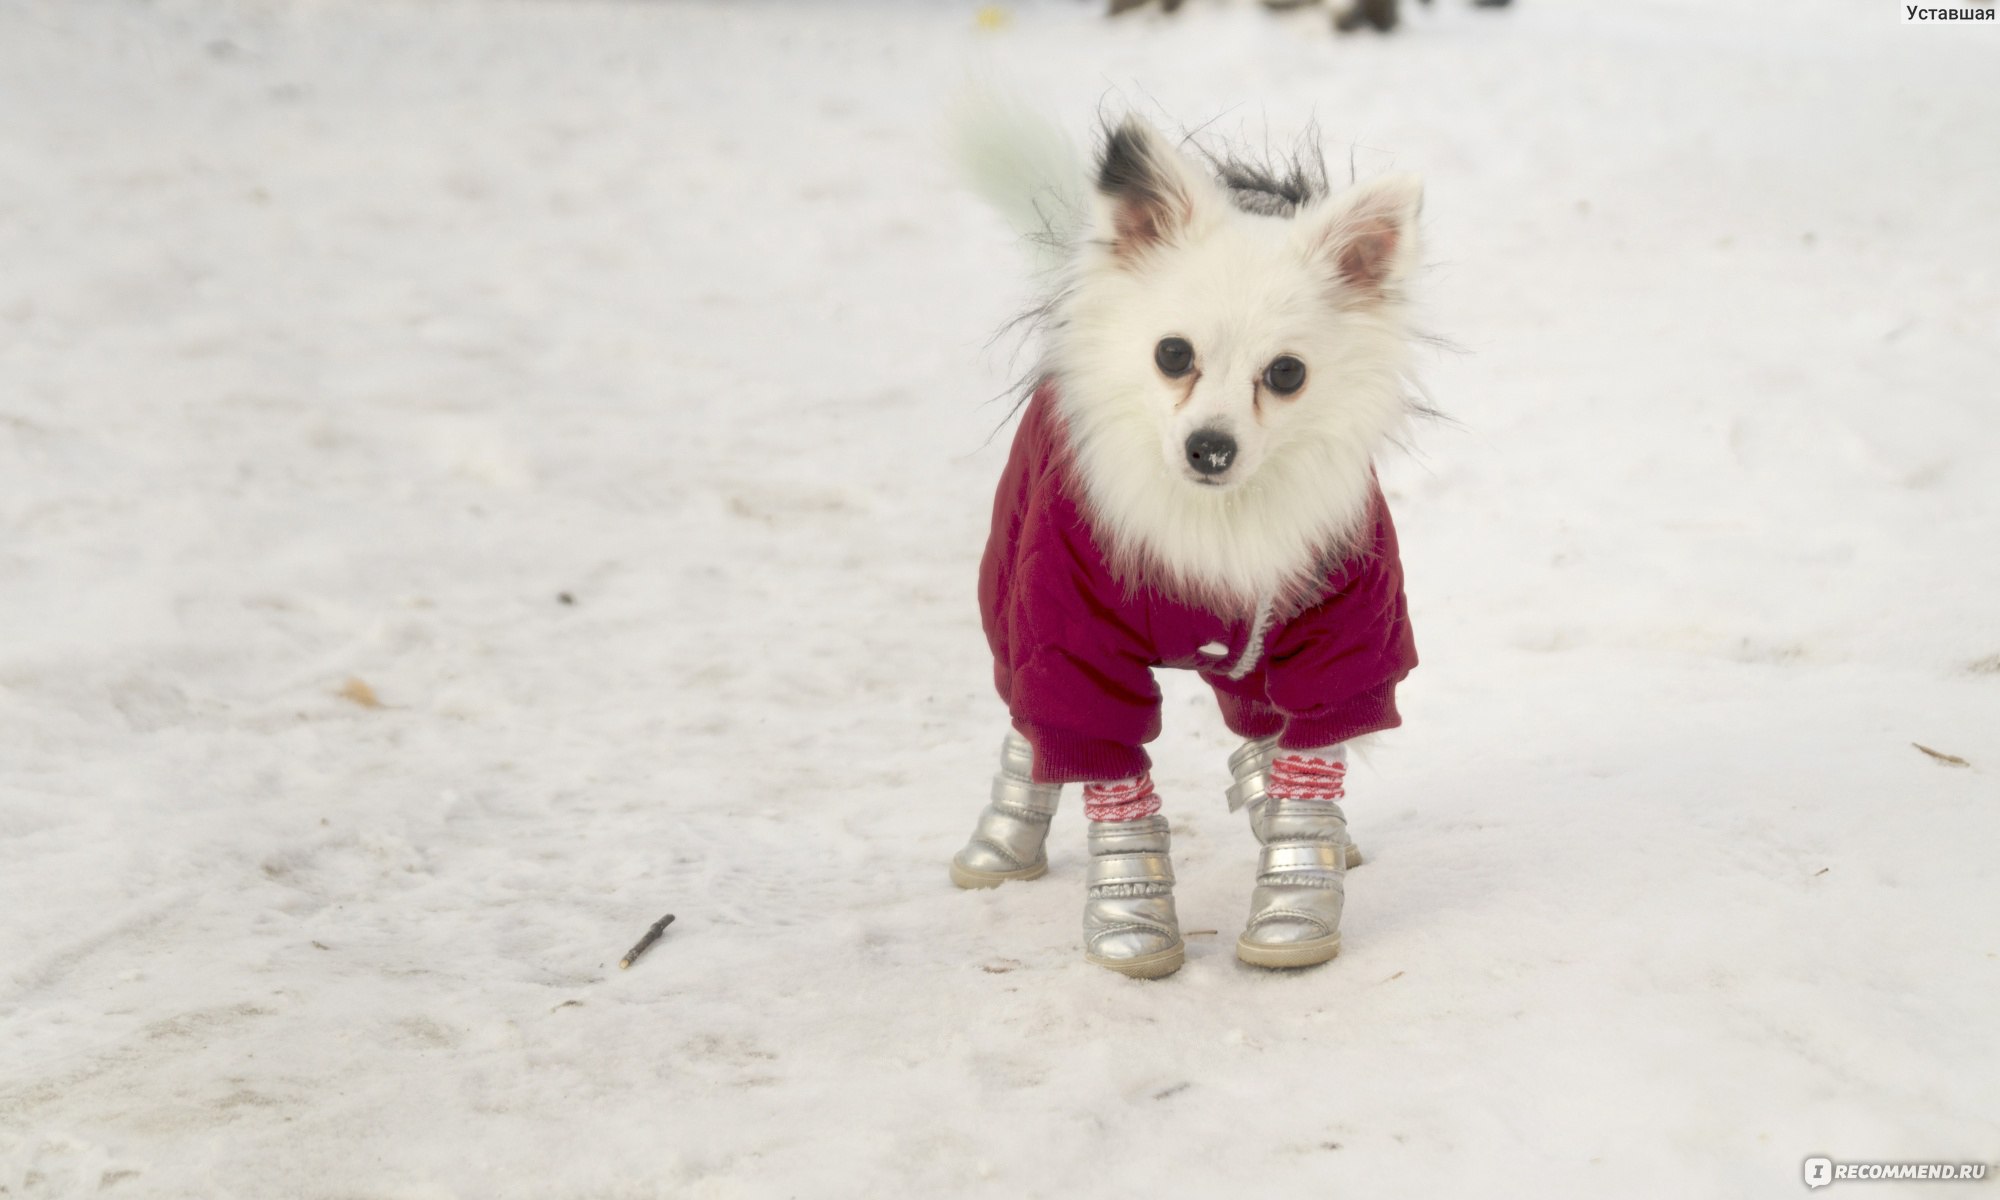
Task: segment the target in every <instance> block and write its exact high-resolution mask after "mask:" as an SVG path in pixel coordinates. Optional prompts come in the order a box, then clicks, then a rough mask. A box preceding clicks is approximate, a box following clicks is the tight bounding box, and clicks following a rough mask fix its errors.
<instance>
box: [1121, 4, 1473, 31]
mask: <svg viewBox="0 0 2000 1200" xmlns="http://www.w3.org/2000/svg"><path fill="white" fill-rule="evenodd" d="M1150 2H1151V0H1110V9H1109V13H1110V15H1111V16H1114V17H1115V16H1117V15H1118V14H1120V13H1125V12H1130V11H1132V10H1133V9H1135V8H1143V7H1145V6H1146V5H1147V4H1148V3H1150ZM1262 2H1263V5H1264V7H1265V8H1268V9H1270V10H1271V11H1272V12H1290V11H1292V10H1293V9H1299V8H1316V7H1318V6H1319V4H1320V2H1321V0H1262ZM1430 2H1431V0H1424V3H1425V4H1429V3H1430ZM1511 3H1513V0H1472V6H1473V7H1474V8H1506V7H1507V6H1508V5H1509V4H1511ZM1180 6H1181V0H1160V8H1161V9H1162V10H1163V11H1166V12H1169V13H1171V12H1174V11H1175V10H1177V9H1179V8H1180ZM1396 20H1397V0H1345V6H1344V7H1341V8H1339V9H1338V10H1337V11H1335V13H1334V14H1333V27H1334V28H1335V29H1337V30H1339V31H1340V32H1342V33H1352V32H1353V31H1354V30H1357V29H1360V28H1362V27H1364V26H1367V27H1370V28H1373V29H1377V30H1380V31H1381V32H1383V33H1387V32H1389V31H1390V30H1392V29H1394V28H1395V27H1396Z"/></svg>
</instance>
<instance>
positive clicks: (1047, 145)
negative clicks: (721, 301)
mask: <svg viewBox="0 0 2000 1200" xmlns="http://www.w3.org/2000/svg"><path fill="white" fill-rule="evenodd" d="M959 130H960V142H961V149H962V157H963V158H964V159H965V160H966V162H967V164H968V165H969V167H970V168H971V173H972V175H973V178H974V180H975V182H976V184H977V185H978V187H979V190H980V191H982V192H983V193H984V194H985V195H986V196H987V198H988V199H989V200H991V201H992V202H993V203H994V204H995V205H996V206H997V207H998V208H999V209H1000V210H1001V211H1002V212H1003V213H1005V214H1007V215H1008V217H1009V218H1010V220H1011V221H1012V222H1013V224H1014V225H1015V226H1016V228H1017V229H1019V230H1020V231H1021V232H1022V233H1023V235H1024V236H1027V237H1029V238H1030V239H1031V240H1032V241H1033V242H1034V243H1035V244H1036V245H1037V246H1039V247H1041V248H1042V250H1043V251H1044V252H1045V269H1046V271H1047V273H1048V278H1049V282H1050V293H1051V294H1050V298H1049V299H1048V301H1047V303H1046V304H1045V305H1044V306H1043V307H1042V308H1041V309H1040V310H1039V311H1040V312H1041V314H1042V315H1043V316H1044V317H1045V318H1046V323H1047V324H1046V329H1045V335H1046V344H1045V347H1044V353H1043V357H1042V359H1041V361H1040V363H1039V365H1038V368H1037V370H1036V372H1035V374H1034V376H1033V377H1032V384H1033V390H1032V396H1031V398H1030V399H1029V401H1028V402H1027V405H1026V411H1025V414H1024V416H1023V419H1022V422H1021V425H1020V428H1019V430H1018V431H1017V433H1016V436H1015V440H1014V446H1013V451H1012V455H1011V457H1010V460H1009V463H1008V466H1007V470H1006V472H1005V474H1004V475H1003V477H1002V479H1001V481H1000V487H999V492H998V495H997V496H996V500H995V510H994V520H993V529H992V536H991V538H990V540H989V542H988V545H987V550H986V556H985V561H984V563H983V565H982V571H981V580H980V601H981V608H982V613H983V616H984V618H985V627H986V632H987V637H988V640H989V643H990V644H991V647H992V650H993V654H994V668H995V670H994V674H995V682H996V684H997V686H998V689H999V691H1000V694H1001V696H1002V698H1003V699H1004V700H1006V702H1007V704H1008V706H1009V710H1010V715H1011V716H1012V719H1013V725H1014V729H1015V733H1014V735H1012V736H1010V738H1009V740H1008V743H1007V746H1006V748H1005V750H1004V752H1003V761H1002V768H1001V772H1000V774H999V776H998V777H997V778H996V780H995V783H994V789H993V793H992V802H991V803H990V804H989V805H988V807H987V809H986V810H985V811H984V812H983V813H982V814H981V816H980V821H979V827H978V829H977V830H976V831H975V832H974V835H973V838H972V841H971V842H970V843H969V844H968V845H967V846H966V848H965V849H964V850H963V851H961V852H960V853H959V855H958V856H957V857H956V858H955V859H954V861H953V867H952V875H953V878H954V880H955V881H956V882H958V883H959V884H960V885H961V886H992V885H994V884H997V883H1000V882H1003V881H1005V880H1008V879H1026V878H1034V877H1036V876H1039V875H1041V874H1043V873H1045V872H1046V870H1047V857H1046V852H1045V850H1044V847H1043V842H1044V839H1045V837H1046V833H1047V829H1048V823H1049V819H1050V817H1051V816H1052V815H1053V813H1054V810H1055V803H1056V798H1057V794H1058V792H1059V789H1060V787H1061V785H1062V784H1063V783H1065V782H1080V783H1082V784H1084V785H1085V787H1084V800H1085V809H1086V815H1087V816H1088V817H1089V818H1090V820H1091V825H1090V846H1091V867H1090V872H1089V887H1088V898H1087V900H1086V906H1085V916H1084V930H1085V940H1086V949H1087V955H1088V957H1089V958H1090V959H1091V960H1092V961H1094V962H1097V963H1100V964H1102V965H1105V966H1109V967H1112V968H1113V969H1115V970H1119V971H1122V972H1124V973H1126V974H1129V975H1139V976H1156V975H1163V974H1168V973H1171V972H1172V971H1173V970H1175V969H1177V968H1178V967H1179V966H1180V965H1181V962H1182V958H1183V948H1182V944H1181V938H1180V933H1179V926H1178V921H1177V918H1176V915H1175V912H1174V908H1173V895H1172V883H1173V878H1172V869H1171V865H1170V863H1169V860H1168V839H1167V826H1166V822H1165V821H1164V819H1163V818H1161V817H1159V816H1158V815H1157V814H1158V810H1159V801H1158V798H1157V797H1156V796H1155V795H1154V793H1153V789H1152V784H1151V780H1150V777H1149V776H1148V774H1147V771H1148V767H1149V762H1148V760H1147V758H1146V755H1145V751H1144V750H1143V749H1142V746H1143V744H1144V743H1145V742H1147V741H1150V740H1151V739H1152V738H1153V737H1154V736H1156V735H1157V734H1158V732H1159V703H1158V702H1159V693H1158V690H1157V688H1156V687H1155V685H1154V683H1153V679H1152V675H1151V671H1152V669H1153V668H1156V667H1161V666H1171V667H1184V668H1189V669H1193V670H1196V671H1199V672H1201V674H1202V675H1203V677H1204V678H1205V679H1207V680H1208V682H1209V683H1210V684H1211V685H1212V686H1213V687H1214V688H1215V690H1216V694H1217V697H1218V700H1219V702H1220V704H1221V706H1222V710H1223V715H1224V717H1225V719H1226V720H1227V721H1228V723H1229V725H1230V727H1231V728H1232V729H1234V730H1235V731H1236V732H1237V733H1239V734H1241V735H1242V736H1244V737H1245V738H1246V739H1248V741H1247V742H1246V744H1245V746H1244V748H1243V749H1242V750H1240V751H1238V753H1237V754H1236V755H1235V756H1234V757H1233V758H1232V763H1231V765H1232V767H1233V768H1234V769H1235V773H1236V775H1237V783H1236V786H1235V787H1234V788H1232V798H1233V799H1235V800H1237V801H1238V802H1245V801H1247V802H1249V803H1250V805H1251V809H1252V826H1253V829H1255V831H1256V832H1257V835H1258V837H1259V840H1260V841H1262V842H1263V843H1264V850H1263V859H1262V862H1261V864H1260V868H1259V872H1258V876H1257V882H1256V884H1255V885H1254V889H1253V895H1252V900H1251V917H1250V922H1249V924H1248V926H1247V927H1246V929H1245V931H1244V933H1243V935H1242V937H1241V938H1239V939H1238V943H1237V950H1238V955H1239V957H1241V958H1242V959H1243V960H1244V961H1246V962H1251V963H1254V964H1257V965H1261V966H1302V965H1308V964H1311V963H1317V962H1324V961H1326V960H1327V959H1329V958H1332V957H1333V956H1334V954H1336V953H1337V952H1338V950H1339V945H1340V934H1339V918H1340V908H1341V899H1342V896H1343V894H1344V875H1345V869H1346V866H1347V863H1348V860H1349V855H1350V854H1351V853H1352V844H1351V842H1349V840H1348V839H1347V836H1346V829H1345V817H1344V815H1343V814H1342V812H1341V809H1340V806H1339V803H1338V802H1339V800H1340V799H1341V797H1342V795H1343V786H1344V774H1345V758H1346V756H1345V743H1346V742H1348V741H1349V740H1351V739H1353V738H1355V737H1359V736H1362V735H1364V734H1367V733H1371V732H1374V731H1376V730H1380V729H1385V728H1388V727H1390V726H1393V725H1395V724H1398V723H1399V721H1400V718H1399V717H1398V715H1397V713H1396V708H1395V699H1394V692H1395V686H1396V684H1397V683H1398V682H1400V681H1401V679H1402V678H1403V677H1404V676H1405V675H1406V674H1408V672H1409V671H1410V669H1411V668H1412V667H1413V666H1415V664H1416V655H1415V649H1414V645H1413V643H1412V641H1411V637H1410V630H1409V621H1408V615H1407V609H1406V606H1405V604H1404V602H1403V592H1402V571H1401V566H1400V562H1399V560H1398V557H1397V553H1396V543H1395V533H1394V529H1393V527H1392V526H1391V524H1390V522H1389V517H1388V512H1387V508H1386V506H1385V505H1384V503H1383V501H1382V497H1381V493H1380V490H1379V489H1378V487H1377V486H1376V483H1375V476H1374V470H1373V466H1372V462H1373V459H1374V456H1375V454H1376V453H1377V452H1378V451H1379V450H1380V449H1381V448H1382V446H1383V445H1384V443H1385V442H1386V441H1387V440H1388V439H1389V438H1391V437H1392V436H1393V435H1394V434H1395V433H1396V431H1397V429H1398V428H1399V426H1400V425H1401V424H1402V423H1403V422H1404V421H1405V420H1406V419H1407V417H1408V415H1409V413H1410V411H1411V408H1412V404H1411V400H1410V397H1411V396H1412V395H1413V394H1414V392H1413V387H1412V385H1411V383H1410V382H1409V364H1410V348H1411V341H1412V337H1411V332H1410V329H1409V327H1408V323H1407V313H1406V305H1405V299H1404V293H1403V287H1404V283H1405V281H1406V279H1407V277H1408V275H1409V272H1410V269H1411V265H1412V264H1413V263H1414V262H1415V261H1416V252H1417V251H1416V234H1417V230H1416V222H1417V214H1418V208H1419V203H1420V198H1421V190H1420V187H1419V185H1418V183H1417V181H1416V180H1415V179H1413V178H1411V177H1408V176H1400V175H1399V176H1391V177H1386V178H1382V179H1376V180H1373V181H1370V182H1368V183H1364V184H1361V185H1358V186H1355V187H1352V188H1349V189H1347V190H1346V191H1344V192H1340V193H1338V194H1334V193H1332V192H1331V191H1330V189H1328V188H1327V186H1326V184H1325V173H1324V170H1323V169H1322V168H1319V167H1318V166H1317V161H1318V160H1317V158H1316V156H1314V157H1306V158H1301V159H1299V160H1295V161H1294V162H1292V163H1291V164H1289V165H1288V166H1286V167H1285V168H1283V169H1275V170H1274V169H1271V168H1268V167H1263V166H1256V165H1250V164H1244V163H1240V162H1234V161H1226V160H1215V159H1209V160H1207V161H1206V163H1197V162H1196V161H1195V160H1193V159H1191V158H1189V157H1188V156H1187V155H1185V154H1184V153H1183V152H1182V151H1181V150H1179V149H1177V148H1176V147H1175V146H1174V145H1173V144H1172V143H1170V142H1169V141H1168V140H1167V139H1165V138H1164V137H1162V136H1161V135H1160V134H1159V133H1157V132H1156V131H1155V130H1153V129H1152V128H1151V127H1149V126H1148V125H1146V124H1145V123H1144V122H1141V121H1138V120H1136V119H1128V120H1125V121H1124V122H1122V123H1119V124H1117V125H1115V126H1113V127H1111V128H1109V129H1108V130H1107V131H1106V132H1105V133H1104V135H1103V138H1102V141H1101V145H1100V147H1099V150H1098V153H1097V156H1096V163H1095V170H1094V171H1088V172H1087V171H1086V170H1085V168H1084V166H1083V164H1082V162H1081V161H1080V160H1079V158H1078V156H1076V155H1075V154H1074V153H1072V152H1071V151H1070V150H1069V148H1068V143H1067V142H1066V140H1065V139H1064V138H1062V136H1061V135H1060V133H1058V132H1055V131H1053V130H1052V129H1051V128H1050V127H1049V126H1047V125H1046V124H1044V123H1041V122H1039V121H1037V120H1035V119H1033V118H1031V117H1028V116H1026V115H1025V114H1022V113H1020V112H1019V111H1018V110H1014V109H1009V108H1006V107H1004V106H990V105H989V106H987V107H984V108H979V109H972V110H968V112H967V114H966V115H965V116H964V117H963V118H962V119H961V121H960V124H959Z"/></svg>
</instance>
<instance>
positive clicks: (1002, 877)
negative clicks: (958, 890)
mask: <svg viewBox="0 0 2000 1200" xmlns="http://www.w3.org/2000/svg"><path fill="white" fill-rule="evenodd" d="M1048 873H1049V864H1048V863H1046V862H1038V863H1036V864H1035V865H1034V866H1032V867H1022V868H1021V869H1020V870H1018V871H975V870H973V869H972V868H971V867H963V866H960V865H959V863H958V860H957V859H955V858H954V859H952V860H951V881H952V882H953V883H955V884H957V885H958V886H959V887H962V888H965V889H967V890H973V889H977V888H997V887H999V886H1000V885H1001V884H1003V883H1008V882H1011V881H1013V880H1016V879H1019V880H1023V881H1025V880H1029V879H1040V878H1041V877H1042V876H1044V875H1046V874H1048Z"/></svg>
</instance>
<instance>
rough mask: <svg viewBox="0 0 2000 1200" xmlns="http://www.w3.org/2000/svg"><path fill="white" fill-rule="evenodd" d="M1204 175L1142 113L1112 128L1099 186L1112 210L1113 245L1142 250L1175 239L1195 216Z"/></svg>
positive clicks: (1121, 251)
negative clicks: (1195, 172) (1197, 192)
mask: <svg viewBox="0 0 2000 1200" xmlns="http://www.w3.org/2000/svg"><path fill="white" fill-rule="evenodd" d="M1198 184H1199V181H1198V180H1197V179H1195V178H1194V177H1193V173H1192V172H1191V171H1190V170H1189V167H1188V164H1187V163H1185V162H1184V161H1182V160H1181V157H1180V154H1179V152H1178V151H1176V150H1175V149H1174V148H1173V147H1172V146H1170V145H1168V144H1167V142H1166V139H1164V138H1162V137H1161V136H1160V135H1159V134H1158V133H1156V132H1154V130H1153V128H1152V126H1150V125H1147V124H1146V123H1145V122H1144V121H1141V120H1139V119H1138V118H1137V117H1127V118H1126V119H1125V120H1124V121H1122V122H1121V123H1119V124H1118V125H1116V126H1115V127H1113V128H1111V129H1109V130H1107V131H1106V132H1105V136H1104V147H1103V149H1102V151H1101V152H1100V153H1099V154H1098V158H1097V190H1098V191H1099V192H1100V193H1101V194H1102V195H1103V196H1104V198H1105V200H1106V202H1107V204H1108V206H1109V214H1110V225H1111V229H1110V235H1111V244H1112V248H1113V249H1114V250H1115V251H1117V252H1118V253H1119V254H1121V255H1131V254H1136V253H1138V252H1140V251H1143V250H1145V249H1146V248H1148V247H1150V246H1154V245H1157V244H1159V243H1161V242H1165V241H1168V240H1170V239H1172V238H1173V237H1174V236H1175V235H1176V234H1177V233H1179V232H1180V231H1181V230H1183V229H1185V228H1186V227H1187V225H1188V224H1189V223H1190V222H1191V221H1192V220H1193V219H1194V206H1195V197H1194V192H1195V189H1196V187H1197V186H1198Z"/></svg>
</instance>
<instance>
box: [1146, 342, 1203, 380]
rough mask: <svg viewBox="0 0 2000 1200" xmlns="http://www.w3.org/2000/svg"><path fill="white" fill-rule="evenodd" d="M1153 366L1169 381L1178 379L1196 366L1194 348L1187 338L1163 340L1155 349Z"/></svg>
mask: <svg viewBox="0 0 2000 1200" xmlns="http://www.w3.org/2000/svg"><path fill="white" fill-rule="evenodd" d="M1153 364H1154V365H1155V366H1157V367H1159V368H1160V373H1161V374H1163V375H1165V376H1166V377H1167V378H1169V379H1178V378H1180V377H1181V376H1183V375H1185V374H1187V373H1188V371H1189V370H1190V369H1191V368H1193V366H1194V347H1193V346H1190V345H1188V341H1187V339H1186V338H1177V337H1170V338H1161V339H1160V344H1159V345H1157V346H1155V347H1153Z"/></svg>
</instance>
